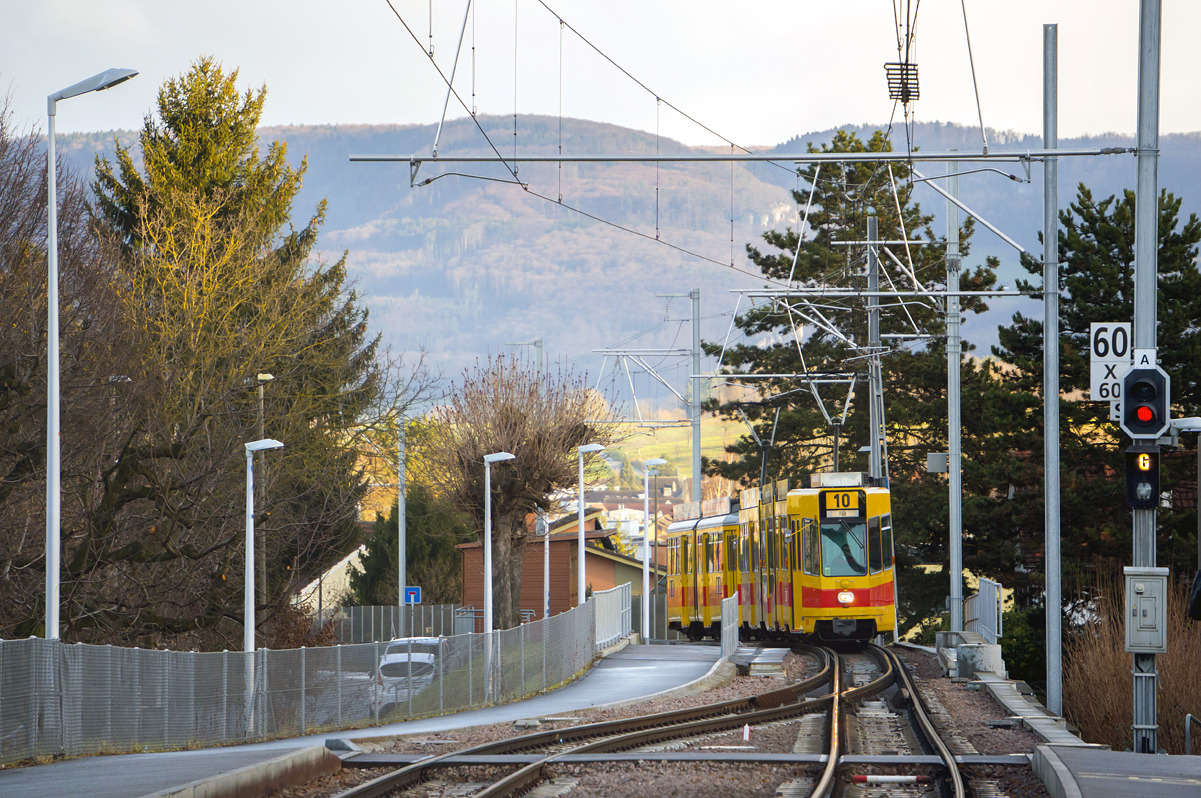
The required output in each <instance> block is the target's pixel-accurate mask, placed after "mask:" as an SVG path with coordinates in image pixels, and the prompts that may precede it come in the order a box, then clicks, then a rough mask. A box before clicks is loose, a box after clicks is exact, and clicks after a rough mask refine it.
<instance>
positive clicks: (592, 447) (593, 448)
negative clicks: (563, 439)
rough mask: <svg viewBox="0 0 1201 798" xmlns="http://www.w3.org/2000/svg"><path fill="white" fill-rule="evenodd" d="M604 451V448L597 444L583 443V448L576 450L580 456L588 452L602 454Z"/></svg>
mask: <svg viewBox="0 0 1201 798" xmlns="http://www.w3.org/2000/svg"><path fill="white" fill-rule="evenodd" d="M604 450H605V447H604V446H601V445H600V444H599V443H585V444H584V445H583V446H579V447H577V448H576V451H577V452H579V453H580V454H588V453H589V452H603V451H604Z"/></svg>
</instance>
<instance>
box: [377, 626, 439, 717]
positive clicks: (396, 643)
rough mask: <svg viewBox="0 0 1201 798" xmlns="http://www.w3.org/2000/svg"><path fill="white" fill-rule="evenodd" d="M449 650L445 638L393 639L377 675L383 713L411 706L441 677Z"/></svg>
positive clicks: (379, 700) (378, 702) (380, 705)
mask: <svg viewBox="0 0 1201 798" xmlns="http://www.w3.org/2000/svg"><path fill="white" fill-rule="evenodd" d="M445 650H446V640H445V639H444V638H441V637H402V638H398V639H396V640H392V641H391V642H389V643H388V647H387V648H385V649H384V653H383V656H381V657H380V661H379V668H378V669H377V670H376V672H375V679H374V680H373V681H374V685H375V693H376V695H375V703H376V705H377V706H378V707H379V708H380V712H381V713H383V712H387V711H388V710H389V709H391V708H392V705H404V704H407V703H408V701H409V699H410V698H412V697H416V695H417V694H418V693H420V692H421V691H422V690H424V689H425V688H426V687H427V686H428V685H429V684H430V682H432V681H433V680H434V677H435V676H436V675H437V674H438V666H439V664H440V663H441V661H442V659H443V653H444V652H445Z"/></svg>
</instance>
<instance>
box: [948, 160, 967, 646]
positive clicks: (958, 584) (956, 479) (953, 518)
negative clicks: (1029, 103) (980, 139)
mask: <svg viewBox="0 0 1201 798" xmlns="http://www.w3.org/2000/svg"><path fill="white" fill-rule="evenodd" d="M958 167H959V164H957V163H955V162H954V161H951V162H950V163H948V164H947V173H948V174H949V175H950V176H949V177H948V178H947V193H948V194H950V198H948V200H947V292H948V293H947V477H948V480H947V482H948V491H949V495H948V498H949V510H950V512H949V514H948V517H947V521H948V523H947V532H948V535H947V547H948V549H949V553H950V563H949V564H950V572H951V573H950V577H951V631H952V632H962V631H963V430H962V428H961V420H962V410H961V404H962V403H961V397H962V392H961V390H960V388H961V386H960V357H959V352H960V348H961V344H960V340H959V322H960V316H959V297H958V296H956V295H954V294H952V293H950V292H952V291H958V290H959V272H960V265H961V264H962V257H961V255H960V252H959V206H958V205H956V204H955V202H954V200H955V199H957V198H958V197H959V176H958V175H956V174H955V173H956V172H957V171H958Z"/></svg>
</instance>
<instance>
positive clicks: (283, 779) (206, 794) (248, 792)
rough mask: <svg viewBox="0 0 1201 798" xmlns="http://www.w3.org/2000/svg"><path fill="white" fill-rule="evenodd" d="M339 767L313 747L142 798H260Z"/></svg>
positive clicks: (331, 756)
mask: <svg viewBox="0 0 1201 798" xmlns="http://www.w3.org/2000/svg"><path fill="white" fill-rule="evenodd" d="M341 767H342V760H341V759H339V758H338V756H337V755H336V754H334V753H333V752H331V751H329V750H328V749H327V748H326V747H325V746H322V745H313V746H308V747H306V748H298V749H296V750H294V751H289V752H288V753H286V754H282V755H281V756H277V757H275V758H273V759H269V760H267V761H266V762H259V763H256V764H253V765H247V766H246V767H242V768H238V769H237V770H231V771H228V772H226V773H220V774H218V775H216V776H211V777H209V778H204V779H200V780H198V781H194V782H192V783H191V784H185V785H183V786H181V787H171V788H170V789H166V790H162V791H160V792H156V793H151V794H150V795H147V796H143V798H261V797H262V796H265V795H268V794H269V793H271V791H272V790H278V789H280V788H282V787H291V786H294V785H296V784H303V783H305V782H307V781H311V780H312V779H315V778H317V777H318V776H328V775H331V774H333V773H337V772H338V770H339V769H340V768H341Z"/></svg>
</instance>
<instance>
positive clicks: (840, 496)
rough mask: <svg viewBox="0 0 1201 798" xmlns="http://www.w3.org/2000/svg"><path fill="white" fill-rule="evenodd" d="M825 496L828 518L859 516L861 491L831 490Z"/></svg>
mask: <svg viewBox="0 0 1201 798" xmlns="http://www.w3.org/2000/svg"><path fill="white" fill-rule="evenodd" d="M823 496H824V497H825V500H826V501H825V503H826V507H825V510H826V517H827V518H854V517H855V516H857V515H859V491H857V490H831V491H826V492H825V493H824V494H823Z"/></svg>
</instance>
